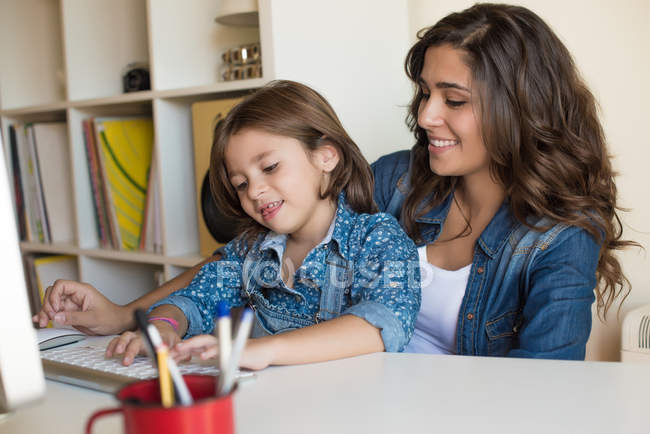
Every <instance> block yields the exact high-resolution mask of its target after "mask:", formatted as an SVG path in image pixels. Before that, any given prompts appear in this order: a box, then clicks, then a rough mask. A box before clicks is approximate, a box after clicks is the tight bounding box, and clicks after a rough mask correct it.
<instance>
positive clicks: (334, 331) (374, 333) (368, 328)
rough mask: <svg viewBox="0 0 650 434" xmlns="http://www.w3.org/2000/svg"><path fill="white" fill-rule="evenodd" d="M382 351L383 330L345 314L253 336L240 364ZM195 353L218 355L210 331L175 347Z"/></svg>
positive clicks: (179, 354) (178, 353)
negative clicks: (310, 323) (327, 319)
mask: <svg viewBox="0 0 650 434" xmlns="http://www.w3.org/2000/svg"><path fill="white" fill-rule="evenodd" d="M378 351H384V343H383V341H382V338H381V333H380V332H379V330H378V329H377V328H375V327H374V326H372V325H371V324H370V323H368V322H367V321H366V320H364V319H362V318H359V317H357V316H354V315H343V316H340V317H338V318H334V319H332V320H329V321H325V322H322V323H319V324H315V325H312V326H309V327H304V328H301V329H296V330H291V331H288V332H285V333H279V334H276V335H270V336H264V337H262V338H258V339H250V340H249V341H248V343H247V345H246V349H245V350H244V353H243V354H242V358H241V361H240V366H241V367H243V368H248V369H264V368H266V367H267V366H269V365H296V364H302V363H315V362H325V361H328V360H335V359H341V358H344V357H353V356H358V355H361V354H368V353H374V352H378ZM193 354H196V355H200V356H201V358H203V359H207V358H213V357H217V355H218V347H217V341H216V339H215V338H214V337H213V336H209V335H201V336H196V337H194V338H192V339H188V340H187V341H185V342H182V343H179V344H177V345H176V347H175V348H174V357H176V358H180V359H182V358H186V357H187V356H189V355H193Z"/></svg>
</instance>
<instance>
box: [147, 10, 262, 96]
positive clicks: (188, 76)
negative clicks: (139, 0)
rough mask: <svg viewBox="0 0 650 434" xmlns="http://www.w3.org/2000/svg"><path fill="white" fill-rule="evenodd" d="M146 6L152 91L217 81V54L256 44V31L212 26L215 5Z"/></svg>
mask: <svg viewBox="0 0 650 434" xmlns="http://www.w3.org/2000/svg"><path fill="white" fill-rule="evenodd" d="M147 6H148V18H149V28H150V35H151V42H150V43H151V46H150V51H151V78H152V86H153V87H152V88H153V89H154V90H165V89H178V88H185V87H191V86H203V85H208V84H211V83H214V82H216V81H219V80H220V78H219V76H220V70H221V63H222V62H221V54H222V53H223V52H224V51H225V50H227V49H230V48H234V47H238V46H240V45H243V44H249V43H253V42H258V41H259V40H260V37H259V28H257V27H253V28H245V27H233V26H222V25H219V24H217V23H215V21H214V18H215V17H216V15H217V10H218V8H219V2H218V1H214V0H192V1H189V2H184V3H183V6H182V7H179V5H178V1H177V0H149V1H148V4H147ZM170 29H174V31H170ZM263 54H264V53H262V55H263Z"/></svg>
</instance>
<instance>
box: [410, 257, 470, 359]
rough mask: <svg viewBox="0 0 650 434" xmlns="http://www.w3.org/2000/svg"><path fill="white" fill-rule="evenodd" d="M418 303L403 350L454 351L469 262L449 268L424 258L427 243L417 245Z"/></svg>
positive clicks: (418, 351)
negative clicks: (419, 303)
mask: <svg viewBox="0 0 650 434" xmlns="http://www.w3.org/2000/svg"><path fill="white" fill-rule="evenodd" d="M418 255H419V257H420V274H421V279H422V283H421V287H422V306H421V307H420V312H419V313H418V317H417V320H416V322H415V331H414V332H413V337H412V338H411V341H410V342H409V343H408V345H407V346H406V349H405V350H404V351H405V352H407V353H429V354H455V352H456V351H455V350H456V325H457V323H458V311H459V310H460V305H461V303H462V302H463V296H464V295H465V288H466V287H467V280H468V279H469V272H470V269H471V268H472V264H469V265H466V266H465V267H463V268H461V269H459V270H455V271H449V270H444V269H442V268H439V267H436V266H435V265H432V264H430V263H429V261H428V260H427V246H422V247H420V248H418Z"/></svg>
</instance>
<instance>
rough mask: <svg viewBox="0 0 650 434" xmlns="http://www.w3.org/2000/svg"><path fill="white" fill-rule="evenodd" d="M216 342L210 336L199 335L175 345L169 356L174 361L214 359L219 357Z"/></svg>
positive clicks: (215, 339)
mask: <svg viewBox="0 0 650 434" xmlns="http://www.w3.org/2000/svg"><path fill="white" fill-rule="evenodd" d="M217 344H218V341H217V338H215V337H214V336H212V335H199V336H194V337H193V338H189V339H187V340H185V341H182V342H179V343H177V344H176V345H175V346H174V347H173V348H172V350H171V352H170V354H171V356H172V357H173V358H174V360H176V361H177V362H178V361H186V360H189V359H191V358H192V356H196V357H199V358H200V359H201V360H208V359H214V358H216V357H217V356H218V355H219V346H218V345H217Z"/></svg>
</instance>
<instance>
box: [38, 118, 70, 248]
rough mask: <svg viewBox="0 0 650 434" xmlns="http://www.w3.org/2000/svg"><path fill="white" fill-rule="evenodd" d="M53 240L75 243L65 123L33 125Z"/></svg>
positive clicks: (47, 218)
mask: <svg viewBox="0 0 650 434" xmlns="http://www.w3.org/2000/svg"><path fill="white" fill-rule="evenodd" d="M31 128H32V131H33V139H34V145H35V146H36V154H37V157H38V162H39V164H38V168H39V174H40V179H41V184H42V192H43V199H44V205H45V215H46V220H47V226H48V228H49V231H48V233H49V238H50V241H51V242H61V243H72V242H74V238H75V236H74V227H73V223H74V215H73V210H74V208H73V197H72V180H71V178H70V174H71V169H70V151H69V148H68V146H69V145H68V128H67V124H66V123H65V122H48V123H36V124H33V125H32V126H31Z"/></svg>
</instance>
